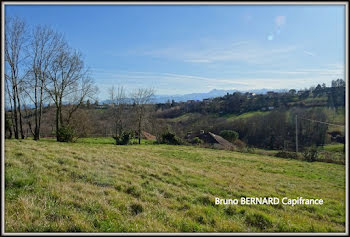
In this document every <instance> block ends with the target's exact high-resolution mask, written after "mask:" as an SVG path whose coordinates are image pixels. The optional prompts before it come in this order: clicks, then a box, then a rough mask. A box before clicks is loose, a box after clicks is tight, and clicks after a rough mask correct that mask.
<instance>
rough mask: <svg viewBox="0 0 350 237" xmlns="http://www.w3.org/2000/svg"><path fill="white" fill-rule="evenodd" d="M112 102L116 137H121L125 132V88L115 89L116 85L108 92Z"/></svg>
mask: <svg viewBox="0 0 350 237" xmlns="http://www.w3.org/2000/svg"><path fill="white" fill-rule="evenodd" d="M108 93H109V98H110V100H111V102H112V113H113V120H114V125H115V137H118V136H121V135H122V133H123V130H124V120H125V116H126V114H125V107H126V102H127V101H126V100H127V98H126V94H125V90H124V87H123V86H118V88H115V87H114V85H113V86H112V87H111V88H109V90H108Z"/></svg>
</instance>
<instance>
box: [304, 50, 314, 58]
mask: <svg viewBox="0 0 350 237" xmlns="http://www.w3.org/2000/svg"><path fill="white" fill-rule="evenodd" d="M304 53H305V54H307V55H310V56H312V57H314V56H315V54H314V53H311V52H310V51H306V50H304Z"/></svg>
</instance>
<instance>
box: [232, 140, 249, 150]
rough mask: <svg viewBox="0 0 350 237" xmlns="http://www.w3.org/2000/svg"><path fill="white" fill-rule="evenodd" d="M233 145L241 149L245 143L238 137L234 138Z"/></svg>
mask: <svg viewBox="0 0 350 237" xmlns="http://www.w3.org/2000/svg"><path fill="white" fill-rule="evenodd" d="M233 145H235V146H236V147H237V148H238V149H243V148H244V147H245V146H246V145H245V143H244V142H242V141H241V140H240V139H236V140H235V141H234V142H233Z"/></svg>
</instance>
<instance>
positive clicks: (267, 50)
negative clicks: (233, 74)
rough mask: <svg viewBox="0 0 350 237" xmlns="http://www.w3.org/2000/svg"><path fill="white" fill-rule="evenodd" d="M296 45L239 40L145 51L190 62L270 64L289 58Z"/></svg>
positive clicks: (161, 56)
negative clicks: (270, 45) (266, 44)
mask: <svg viewBox="0 0 350 237" xmlns="http://www.w3.org/2000/svg"><path fill="white" fill-rule="evenodd" d="M296 49H297V47H296V46H285V47H281V46H280V47H275V46H274V47H266V46H264V45H260V44H258V43H256V42H251V41H238V42H233V43H232V42H231V43H226V44H223V43H222V42H217V44H214V45H213V44H211V45H205V46H201V47H199V46H196V45H194V46H192V47H189V46H183V47H181V46H177V47H168V48H162V49H156V50H151V51H147V52H144V53H143V54H144V55H148V56H152V57H158V58H168V59H173V60H178V61H183V62H188V63H216V62H242V63H249V64H270V63H273V62H277V61H280V60H282V59H283V58H287V56H288V55H289V54H290V53H292V52H294V51H295V50H296Z"/></svg>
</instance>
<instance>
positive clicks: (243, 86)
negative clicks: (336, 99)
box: [93, 64, 344, 95]
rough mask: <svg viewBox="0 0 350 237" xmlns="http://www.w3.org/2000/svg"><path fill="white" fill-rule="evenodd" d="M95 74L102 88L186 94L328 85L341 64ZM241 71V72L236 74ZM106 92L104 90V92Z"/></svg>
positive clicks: (341, 69)
mask: <svg viewBox="0 0 350 237" xmlns="http://www.w3.org/2000/svg"><path fill="white" fill-rule="evenodd" d="M93 72H94V78H95V80H96V82H97V83H98V85H99V86H101V87H103V88H102V90H101V92H102V94H103V93H104V92H103V90H104V89H106V88H108V87H110V86H111V85H123V86H125V88H126V89H127V90H133V89H137V88H140V87H153V88H155V89H156V93H157V94H169V95H173V94H186V93H193V92H207V91H208V89H239V90H249V89H262V88H266V89H281V88H295V89H301V88H305V87H310V86H314V85H316V84H318V83H320V84H321V83H326V84H327V85H330V83H331V81H332V80H334V79H336V78H343V76H344V66H343V65H341V64H329V65H322V66H320V68H296V69H295V70H282V69H281V70H249V71H247V72H243V73H242V71H239V70H238V71H236V72H235V71H230V72H229V73H228V74H226V75H227V76H217V77H214V76H201V75H195V74H180V73H173V72H143V71H124V70H109V71H108V70H107V71H106V70H103V69H95V70H93ZM239 73H240V74H239ZM103 95H105V94H103Z"/></svg>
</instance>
